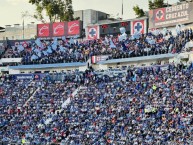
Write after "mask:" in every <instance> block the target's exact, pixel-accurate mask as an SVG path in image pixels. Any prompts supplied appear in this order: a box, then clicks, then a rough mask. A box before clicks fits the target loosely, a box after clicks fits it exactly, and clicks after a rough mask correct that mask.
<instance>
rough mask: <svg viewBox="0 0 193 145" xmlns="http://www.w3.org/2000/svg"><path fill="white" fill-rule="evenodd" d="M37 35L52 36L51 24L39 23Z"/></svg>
mask: <svg viewBox="0 0 193 145" xmlns="http://www.w3.org/2000/svg"><path fill="white" fill-rule="evenodd" d="M37 36H38V37H49V36H50V24H38V25H37Z"/></svg>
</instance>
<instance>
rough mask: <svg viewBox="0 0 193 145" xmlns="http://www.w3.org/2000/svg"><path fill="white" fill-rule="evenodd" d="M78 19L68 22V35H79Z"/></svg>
mask: <svg viewBox="0 0 193 145" xmlns="http://www.w3.org/2000/svg"><path fill="white" fill-rule="evenodd" d="M80 28H81V27H80V21H71V22H68V36H73V35H80Z"/></svg>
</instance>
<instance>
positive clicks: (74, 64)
mask: <svg viewBox="0 0 193 145" xmlns="http://www.w3.org/2000/svg"><path fill="white" fill-rule="evenodd" d="M86 64H87V63H81V62H74V63H56V64H35V65H18V66H9V69H45V68H64V67H78V66H85V65H86Z"/></svg>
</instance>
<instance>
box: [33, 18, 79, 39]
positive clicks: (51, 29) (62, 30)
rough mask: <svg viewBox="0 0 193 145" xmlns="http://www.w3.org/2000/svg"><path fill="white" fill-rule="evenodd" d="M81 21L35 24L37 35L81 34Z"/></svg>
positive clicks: (40, 36) (60, 35)
mask: <svg viewBox="0 0 193 145" xmlns="http://www.w3.org/2000/svg"><path fill="white" fill-rule="evenodd" d="M81 30H82V21H79V20H76V21H70V22H55V23H48V24H38V25H37V37H39V38H42V37H62V36H65V37H71V36H77V37H80V36H81Z"/></svg>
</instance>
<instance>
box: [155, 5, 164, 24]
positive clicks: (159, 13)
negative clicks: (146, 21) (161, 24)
mask: <svg viewBox="0 0 193 145" xmlns="http://www.w3.org/2000/svg"><path fill="white" fill-rule="evenodd" d="M154 16H155V21H164V20H165V8H160V9H157V10H155V12H154Z"/></svg>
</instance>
